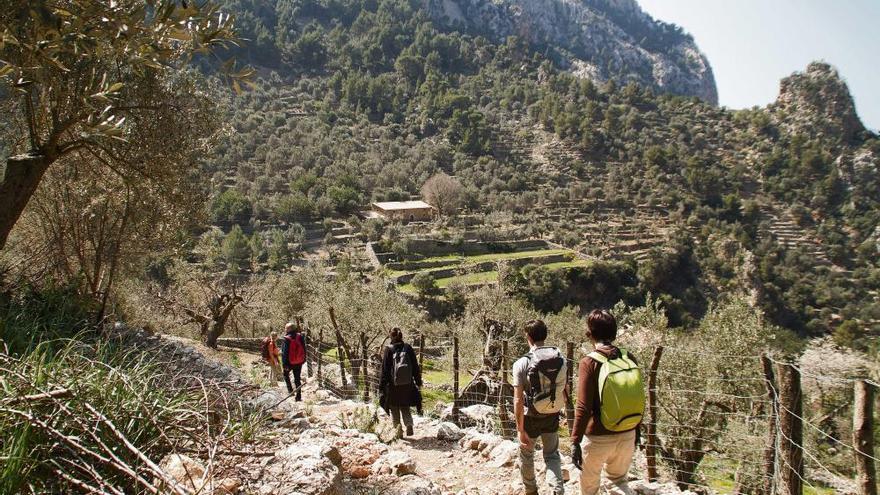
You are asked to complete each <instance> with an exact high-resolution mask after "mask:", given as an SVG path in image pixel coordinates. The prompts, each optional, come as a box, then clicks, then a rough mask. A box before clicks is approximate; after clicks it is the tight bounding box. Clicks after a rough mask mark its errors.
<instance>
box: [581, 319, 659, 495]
mask: <svg viewBox="0 0 880 495" xmlns="http://www.w3.org/2000/svg"><path fill="white" fill-rule="evenodd" d="M587 338H589V339H590V341H591V343H592V344H593V348H594V350H593V351H592V352H590V353H589V354H588V355H587V356H586V357H584V358H583V359H582V360H581V362H580V365H579V367H578V387H577V406H576V407H575V414H574V427H573V428H572V432H571V445H572V454H571V461H572V464H574V466H575V467H576V468H578V469H580V470H581V476H580V485H581V495H594V494H596V493H598V491H599V485H600V478H601V475H602V469H603V468H604V469H605V473H606V475H607V477H608V481H609V482H610V483H611V485H610V486H608V487H607V488H608V492H609V493H615V494H620V493H622V494H631V493H632V491H631V490H630V488H629V486H628V482H627V472H628V471H629V467H630V464H632V457H633V453H634V452H635V447H636V442H637V439H636V437H637V430H638V428H639V426H640V425H641V423H642V416H643V415H644V413H645V390H644V385H643V382H642V372H641V369H640V368H639V365H638V363H637V362H636V360H635V358H634V357H633V356H632V355H631V354H630V353H629V352H627V351H626V350H624V349H620V348H618V347H616V346H615V345H614V344H613V343H612V342H614V339H616V338H617V320H615V318H614V315H612V314H611V313H610V312H608V311H605V310H598V309H597V310H593V311H592V312H590V315H589V316H588V317H587Z"/></svg>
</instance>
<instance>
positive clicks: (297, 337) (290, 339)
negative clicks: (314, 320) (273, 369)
mask: <svg viewBox="0 0 880 495" xmlns="http://www.w3.org/2000/svg"><path fill="white" fill-rule="evenodd" d="M281 362H282V363H283V364H284V383H285V384H287V393H289V394H290V393H293V391H294V387H293V386H291V385H290V372H291V371H293V385H294V386H295V387H296V389H295V390H296V400H297V401H301V400H302V390H301V389H302V385H303V384H302V368H303V363H305V362H306V338H305V336H304V335H303V334H302V329H301V328H300V326H299V325H297V324H296V323H292V322H291V323H288V324H287V325H285V326H284V344H283V345H282V346H281Z"/></svg>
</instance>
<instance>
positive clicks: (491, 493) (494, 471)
mask: <svg viewBox="0 0 880 495" xmlns="http://www.w3.org/2000/svg"><path fill="white" fill-rule="evenodd" d="M174 340H175V341H176V342H173V343H172V344H170V345H171V346H172V347H173V348H174V349H183V351H186V352H185V354H187V356H189V355H192V357H191V358H192V359H196V360H203V361H205V362H214V361H215V360H219V361H222V360H223V357H224V356H222V355H220V353H222V352H224V351H212V353H208V354H209V355H210V356H209V357H206V355H203V354H202V353H201V352H199V351H197V350H196V349H194V348H191V347H189V346H187V345H186V344H185V342H183V339H174ZM159 341H164V338H163V339H159ZM183 351H181V352H183ZM229 352H230V354H231V351H229ZM188 359H189V358H188ZM235 361H236V362H238V363H241V364H240V365H239V366H241V367H240V368H239V370H238V371H237V372H231V373H235V374H236V375H237V376H239V378H238V380H242V379H245V380H246V378H244V377H250V376H254V375H255V374H259V373H260V372H261V371H262V370H261V369H260V366H262V365H261V364H260V363H259V362H258V361H257V362H253V360H250V359H236V360H235ZM245 363H246V364H245ZM217 366H219V367H221V368H223V369H226V368H227V367H226V366H224V365H221V364H219V363H217ZM205 367H206V369H213V368H212V367H211V366H205ZM229 373H230V372H227V374H229ZM304 375H305V373H304ZM252 388H255V386H254V387H252ZM256 390H257V391H256V396H253V395H251V394H248V395H249V397H252V398H247V399H246V401H247V403H248V404H250V407H253V408H254V409H255V413H254V414H256V415H257V416H254V417H258V418H260V419H259V420H258V421H254V422H253V423H250V424H243V425H242V428H243V429H248V428H250V429H252V430H253V431H252V434H251V435H249V437H250V440H247V441H246V442H244V443H243V444H241V445H222V446H218V449H217V451H216V452H215V453H214V455H211V456H209V457H205V456H202V457H197V456H195V455H192V456H187V455H179V454H174V455H171V456H168V457H166V458H165V459H163V461H162V466H163V467H164V468H165V469H166V471H167V472H169V474H171V475H172V476H174V477H175V478H176V479H177V480H178V481H179V482H181V483H183V484H184V485H186V486H188V487H189V488H190V489H191V490H193V492H195V493H199V494H215V495H220V494H225V495H234V494H260V495H379V494H383V495H385V494H387V495H514V494H523V493H525V492H524V490H523V488H522V484H521V483H520V477H519V471H518V467H517V462H518V452H519V449H518V444H517V443H515V442H513V441H511V440H507V439H503V438H501V437H499V436H497V435H494V434H491V433H485V432H480V431H478V430H477V429H474V428H468V429H459V428H458V427H456V426H455V425H454V424H452V423H448V422H443V421H442V420H441V419H439V418H432V417H429V416H416V415H414V418H415V434H414V435H413V436H412V437H408V438H397V436H396V435H395V431H394V429H393V427H392V425H391V419H390V418H389V417H388V416H387V415H386V414H385V413H384V412H383V411H381V410H377V408H376V407H375V406H374V405H372V404H365V403H362V402H356V401H351V400H340V399H338V398H336V397H334V396H332V395H331V394H330V393H329V392H328V391H326V390H321V389H318V388H316V387H315V385H314V384H313V383H308V384H307V385H306V386H305V387H304V389H303V398H304V399H305V400H304V401H303V402H294V401H293V399H292V398H288V399H286V400H284V398H285V396H286V395H287V394H286V391H285V390H284V388H283V384H282V383H278V384H277V385H274V386H273V385H265V383H264V386H263V388H262V389H261V391H260V389H256ZM279 402H280V403H279ZM535 457H536V459H535V464H536V469H537V473H538V479H539V483H541V485H543V480H544V465H543V461H542V459H541V455H540V451H538V452H536V456H535ZM563 470H564V477H565V478H566V479H568V478H569V476H568V474H569V473H572V476H571V478H572V479H571V480H570V481H568V483H566V487H565V491H566V493H568V494H576V493H579V487H578V484H577V480H576V478H577V471H575V470H574V468H573V467H572V466H571V465H570V463H569V459H568V457H567V456H566V455H563ZM633 488H635V489H636V492H637V493H642V494H646V495H647V494H650V495H661V494H667V493H669V494H677V493H681V492H679V491H678V490H677V489H675V488H674V487H672V486H670V485H657V484H651V485H644V484H640V483H639V482H636V483H634V484H633ZM540 494H541V495H549V494H550V491H549V490H548V488H547V487H546V486H541V491H540Z"/></svg>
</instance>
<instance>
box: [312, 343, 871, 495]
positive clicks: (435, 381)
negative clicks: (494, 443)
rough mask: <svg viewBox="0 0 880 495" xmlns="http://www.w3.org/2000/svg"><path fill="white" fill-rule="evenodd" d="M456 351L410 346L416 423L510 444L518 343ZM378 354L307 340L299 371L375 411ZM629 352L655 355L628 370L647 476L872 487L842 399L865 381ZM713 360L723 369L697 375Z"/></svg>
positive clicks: (866, 449) (571, 350) (770, 485)
mask: <svg viewBox="0 0 880 495" xmlns="http://www.w3.org/2000/svg"><path fill="white" fill-rule="evenodd" d="M359 344H360V345H359ZM458 344H459V343H458V339H457V338H456V339H453V340H452V341H444V342H436V343H434V344H433V345H432V346H430V347H427V346H426V344H425V342H424V340H423V339H419V338H417V339H416V342H415V343H414V344H413V347H414V348H415V350H416V353H417V355H418V359H419V361H420V364H421V369H422V381H423V386H422V396H423V398H424V400H425V413H426V414H436V415H439V416H441V417H443V418H446V419H449V420H452V421H455V422H457V423H458V424H460V425H464V426H475V427H477V428H480V429H483V430H487V431H493V432H495V433H498V434H500V435H503V436H506V437H512V436H513V435H515V422H514V412H513V402H514V387H513V385H512V384H513V382H514V380H513V377H512V376H511V374H512V370H511V368H512V366H513V363H514V362H515V361H516V360H517V359H519V358H521V357H522V355H521V354H519V353H517V352H513V351H510V350H509V347H510V348H513V347H514V345H516V346H518V347H517V349H520V348H521V346H520V344H521V343H519V342H517V343H515V344H514V343H513V342H506V341H502V342H499V343H496V344H497V345H494V346H486V348H485V349H483V352H482V354H483V355H482V356H481V359H478V358H475V357H474V356H472V355H471V356H469V357H468V359H462V358H463V356H462V353H461V352H460V349H459V345H458ZM384 347H385V346H384V343H383V344H381V345H377V344H374V345H372V346H367V345H366V344H365V343H364V342H363V341H362V342H355V343H353V345H351V346H342V345H340V344H339V343H338V342H336V343H330V342H327V341H326V339H315V338H314V336H313V340H312V341H311V345H310V349H309V353H308V361H309V366H308V369H309V373H311V374H313V375H316V378H317V379H318V380H319V383H320V386H321V387H323V388H325V389H326V390H328V391H329V392H331V393H332V394H334V395H336V396H338V397H341V398H347V399H352V400H359V401H365V402H374V401H376V400H377V398H378V396H379V394H380V392H381V391H380V384H381V373H382V358H383V353H384ZM561 351H562V352H563V353H564V354H565V355H566V356H567V358H568V359H569V360H570V366H569V374H568V377H567V379H568V380H569V382H570V386H571V390H574V389H575V388H574V386H575V385H576V384H577V381H578V376H577V375H578V362H579V361H580V360H581V359H582V358H583V356H584V355H585V353H584V352H583V351H584V350H583V349H579V346H577V345H575V344H571V343H570V344H568V345H566V346H565V347H563V348H562V349H561ZM469 352H470V353H471V354H473V350H470V351H469ZM349 354H350V355H349ZM637 354H639V355H640V357H642V358H643V359H644V358H645V357H647V356H651V355H653V356H654V359H653V360H651V361H650V362H645V361H640V362H639V364H640V366H641V367H642V369H643V372H644V376H645V383H646V395H647V397H648V407H647V410H646V415H645V418H644V420H643V422H642V425H641V430H642V442H641V449H642V450H643V452H644V456H645V466H644V470H645V476H646V477H647V478H650V479H652V480H654V479H656V480H661V481H674V482H676V483H677V484H678V485H679V486H681V487H682V488H690V489H695V490H703V491H705V490H714V491H717V492H728V493H756V494H770V493H804V490H807V491H810V490H812V493H817V494H818V493H831V492H836V493H869V492H864V491H863V490H864V489H866V487H870V486H876V481H875V476H874V475H873V474H872V473H871V472H870V470H871V469H872V468H873V466H875V465H876V463H877V461H878V458H877V457H876V455H875V454H874V451H873V443H872V441H873V438H871V439H870V440H871V442H868V443H865V442H864V439H863V438H861V437H860V434H861V435H862V436H863V435H864V434H867V435H870V436H872V435H873V424H874V423H875V421H874V420H875V418H874V414H873V412H871V411H872V409H871V408H870V407H869V408H868V411H869V412H868V416H869V417H868V418H866V420H865V419H863V422H864V421H867V424H868V427H869V428H867V429H864V428H862V430H863V431H861V432H860V431H859V428H860V427H859V426H858V425H856V424H855V423H856V422H857V421H858V418H857V417H854V416H857V415H858V413H859V411H858V409H859V408H860V407H861V408H862V409H863V410H862V411H861V412H862V414H863V415H864V405H859V404H856V403H855V402H857V401H856V397H855V395H857V393H856V392H853V391H854V390H858V389H859V387H863V388H867V389H868V390H869V391H872V390H873V389H874V388H876V386H877V384H876V383H875V382H874V381H871V380H866V379H859V378H847V379H841V378H839V377H828V376H820V375H815V374H811V373H810V372H808V371H806V370H803V369H801V367H800V366H798V364H797V363H793V362H789V361H785V360H779V359H775V358H773V357H771V356H763V355H736V354H730V355H723V354H714V355H713V356H711V357H710V356H706V355H704V354H703V353H700V352H698V351H694V349H690V348H675V347H664V348H660V349H659V350H658V349H657V348H654V349H640V350H639V351H638V352H637ZM712 359H714V360H715V362H716V363H722V365H720V366H717V367H713V366H706V365H705V363H706V361H711V360H712ZM802 380H819V381H822V382H823V383H826V382H833V384H834V385H835V386H836V387H837V388H838V389H841V390H846V391H847V392H844V393H843V398H842V399H841V400H842V401H843V403H844V404H845V405H847V407H843V408H838V410H837V411H836V414H832V415H830V416H829V415H828V414H826V413H825V412H824V411H823V410H822V408H821V407H818V406H816V405H815V404H813V402H812V401H813V399H814V398H813V397H809V396H806V395H805V394H804V392H803V390H802V388H801V381H802ZM871 397H873V393H869V394H868V402H870V403H871V404H869V405H873V399H872V398H871ZM573 402H574V401H571V403H569V404H568V405H567V407H566V408H565V409H564V411H563V413H562V416H563V419H564V421H563V422H562V427H563V430H564V432H563V433H568V429H569V428H571V425H572V421H573V415H574V414H573V412H574V404H573ZM862 402H864V400H862ZM805 406H806V407H807V409H806V410H807V412H804V407H805ZM850 411H851V412H852V413H853V414H852V415H850V414H846V413H847V412H850ZM850 418H853V419H852V420H851V419H850ZM860 442H861V443H860Z"/></svg>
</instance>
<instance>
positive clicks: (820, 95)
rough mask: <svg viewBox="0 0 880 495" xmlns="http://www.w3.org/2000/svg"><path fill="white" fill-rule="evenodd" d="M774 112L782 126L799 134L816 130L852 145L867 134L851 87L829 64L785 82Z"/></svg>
mask: <svg viewBox="0 0 880 495" xmlns="http://www.w3.org/2000/svg"><path fill="white" fill-rule="evenodd" d="M773 109H774V110H775V111H776V114H777V116H778V118H779V120H780V125H782V126H783V127H786V128H788V129H789V130H790V131H792V132H795V133H797V132H803V131H804V130H813V131H818V132H821V133H823V134H825V135H827V136H839V137H840V138H841V139H842V140H844V141H851V140H853V139H854V138H856V137H857V136H858V135H859V134H860V133H862V132H864V131H865V126H864V125H863V124H862V121H861V120H860V119H859V116H858V114H857V113H856V106H855V103H854V102H853V98H852V95H851V94H850V92H849V87H847V85H846V82H844V80H843V79H842V78H841V77H840V74H839V73H838V72H837V69H835V68H834V67H832V66H831V65H830V64H827V63H825V62H813V63H811V64H810V65H808V66H807V69H806V70H805V71H804V72H795V73H794V74H792V75H791V76H789V77H786V78H785V79H783V80H782V82H781V83H780V89H779V97H778V98H777V99H776V103H775V104H774V105H773Z"/></svg>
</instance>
